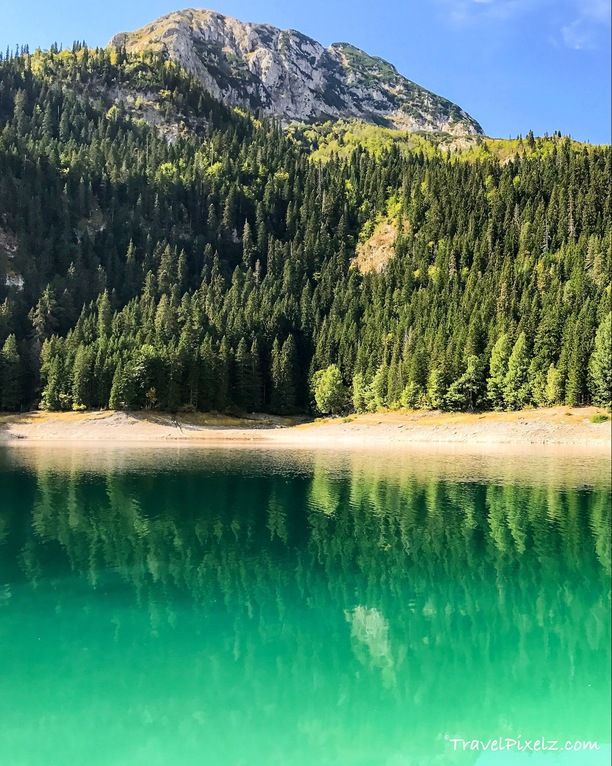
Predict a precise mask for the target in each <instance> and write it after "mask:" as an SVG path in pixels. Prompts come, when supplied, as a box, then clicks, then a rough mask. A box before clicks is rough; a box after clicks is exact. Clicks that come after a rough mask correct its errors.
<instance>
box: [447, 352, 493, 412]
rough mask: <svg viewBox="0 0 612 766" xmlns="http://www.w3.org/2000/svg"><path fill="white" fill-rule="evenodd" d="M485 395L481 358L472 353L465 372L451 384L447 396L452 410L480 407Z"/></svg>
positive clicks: (448, 404)
mask: <svg viewBox="0 0 612 766" xmlns="http://www.w3.org/2000/svg"><path fill="white" fill-rule="evenodd" d="M483 396H484V374H483V368H482V362H481V360H480V359H479V358H478V357H477V356H476V355H475V354H472V355H471V356H469V357H468V359H467V365H466V369H465V372H464V373H463V374H462V375H461V376H460V377H459V378H458V379H457V380H456V381H454V382H453V383H451V385H450V386H449V389H448V392H447V394H446V397H445V404H446V407H447V408H448V409H449V410H451V411H454V410H469V411H473V410H475V409H477V408H478V407H480V405H481V404H482V399H483Z"/></svg>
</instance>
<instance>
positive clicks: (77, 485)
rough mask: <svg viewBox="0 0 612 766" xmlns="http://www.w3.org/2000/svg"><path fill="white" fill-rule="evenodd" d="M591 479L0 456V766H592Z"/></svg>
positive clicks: (605, 500)
mask: <svg viewBox="0 0 612 766" xmlns="http://www.w3.org/2000/svg"><path fill="white" fill-rule="evenodd" d="M607 469H608V464H607V461H603V462H597V461H593V460H584V461H582V462H581V461H576V460H574V461H566V462H562V461H560V460H559V459H558V458H550V459H548V460H544V459H542V460H539V461H538V460H534V459H531V458H530V459H527V460H524V461H521V460H519V459H518V458H513V459H507V458H500V459H498V460H489V461H484V462H483V461H482V460H479V461H474V460H473V459H469V458H462V457H460V456H455V457H454V458H450V459H449V458H448V457H443V456H436V457H427V456H424V455H419V456H417V457H415V458H409V457H402V458H393V457H389V456H386V455H378V456H376V455H375V456H367V455H353V456H347V457H346V458H333V457H331V456H326V455H316V456H313V455H301V456H300V455H291V454H284V455H281V454H279V455H274V454H269V453H262V452H242V451H231V452H214V453H206V452H197V451H191V450H189V451H187V450H182V451H181V450H179V451H176V450H170V449H168V450H158V451H150V452H146V453H144V452H142V451H135V452H133V451H118V452H111V453H109V452H106V453H105V452H101V453H96V452H92V451H86V450H83V451H77V452H70V451H67V452H66V451H64V452H62V451H61V450H59V451H58V450H57V449H53V450H51V449H48V448H46V449H32V450H30V449H25V450H22V449H19V450H4V451H1V450H0V763H1V764H2V766H39V764H40V765H41V766H43V765H44V766H56V765H57V766H64V765H66V766H71V765H72V764H89V765H90V766H115V765H117V766H119V765H120V766H140V765H141V764H142V765H143V766H144V764H146V765H147V766H157V765H158V764H159V765H160V766H161V765H162V764H163V766H183V765H185V766H187V765H188V766H191V765H192V764H194V765H197V766H199V765H200V764H206V765H208V764H215V765H217V764H218V765H219V766H225V765H226V764H228V765H232V766H233V765H234V764H245V765H246V764H248V765H249V766H260V765H261V766H268V765H269V764H270V765H274V764H283V766H298V765H299V766H302V765H304V766H306V765H307V766H315V765H321V766H323V765H324V764H330V766H331V765H332V764H333V765H334V766H345V765H350V766H362V765H363V766H366V765H367V766H370V765H372V766H379V765H389V766H400V765H403V764H419V765H420V764H446V763H448V764H453V763H461V764H479V765H481V766H486V764H496V763H497V764H522V763H527V764H533V765H534V766H538V765H539V764H544V763H563V764H565V763H572V764H591V763H593V764H595V763H609V752H610V751H609V743H610V732H609V718H610V703H609V699H610V684H609V673H610V623H609V601H610V600H609V593H610V583H609V566H610V540H609V514H610V480H609V478H608V470H607ZM490 737H513V738H516V737H522V738H526V739H530V738H532V739H535V738H537V737H545V738H547V739H558V740H560V741H563V742H565V741H566V740H568V739H572V740H574V739H579V740H597V741H599V742H600V743H601V744H602V751H600V753H599V754H590V755H587V754H584V753H581V754H579V755H575V756H574V755H572V756H568V755H566V756H565V757H564V758H562V757H560V756H556V755H555V756H551V755H549V756H548V757H544V756H537V755H535V756H531V757H527V758H525V755H524V754H523V755H522V756H521V755H518V754H516V753H505V754H504V755H502V756H499V755H498V756H494V755H492V754H490V753H489V754H483V753H478V752H467V753H460V752H454V751H453V748H452V745H451V743H450V742H449V740H448V738H463V739H469V740H472V739H482V740H486V739H488V738H490ZM606 745H607V748H606Z"/></svg>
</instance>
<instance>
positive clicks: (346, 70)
mask: <svg viewBox="0 0 612 766" xmlns="http://www.w3.org/2000/svg"><path fill="white" fill-rule="evenodd" d="M111 45H114V46H117V47H125V48H126V49H127V50H128V51H142V50H145V49H156V50H159V49H164V50H166V51H167V53H168V55H169V57H170V58H172V59H173V60H175V61H177V62H179V63H180V64H181V65H182V66H184V67H185V68H186V69H187V70H188V71H190V72H191V73H192V74H194V75H196V76H197V77H198V78H199V79H200V80H201V82H202V83H203V85H204V86H205V88H206V89H207V90H208V91H209V92H210V93H211V94H212V95H213V96H216V97H217V98H219V99H222V100H223V101H225V102H226V103H229V104H232V105H235V106H242V107H245V108H248V109H251V110H253V111H256V112H260V113H262V114H264V115H267V116H274V117H277V118H279V119H280V120H282V121H283V122H284V123H289V122H320V121H324V120H328V119H347V118H348V119H350V118H356V119H360V120H365V121H367V122H372V123H376V124H382V125H388V126H389V127H396V128H400V129H402V130H425V131H443V132H446V133H451V134H453V135H466V134H475V133H481V132H482V130H481V128H480V125H479V124H478V123H477V122H476V121H475V120H474V119H473V118H472V117H470V115H468V114H467V113H466V112H465V111H463V109H461V108H460V107H458V106H456V105H455V104H453V103H452V102H450V101H448V100H447V99H444V98H442V97H441V96H437V95H435V94H434V93H431V92H430V91H428V90H426V89H425V88H421V87H420V86H419V85H416V84H415V83H413V82H411V81H410V80H407V79H406V78H405V77H403V76H402V75H400V74H399V73H398V71H397V70H396V69H395V67H393V66H392V65H391V64H389V63H387V62H386V61H383V60H382V59H379V58H374V57H371V56H369V55H368V54H366V53H364V52H363V51H361V50H359V49H358V48H355V47H353V46H351V45H348V44H346V43H334V44H333V45H331V46H330V47H329V48H325V47H323V46H322V45H321V44H320V43H318V42H316V41H315V40H312V39H311V38H309V37H306V36H305V35H302V34H300V33H299V32H296V31H294V30H288V31H283V30H280V29H277V28H276V27H272V26H269V25H267V24H250V23H243V22H241V21H238V20H237V19H233V18H230V17H228V16H223V15H221V14H219V13H215V12H213V11H205V10H194V9H189V10H185V11H177V12H176V13H171V14H169V15H168V16H164V17H162V18H160V19H158V20H157V21H154V22H152V23H151V24H148V25H146V26H145V27H143V28H142V29H139V30H137V31H135V32H128V33H121V34H118V35H116V36H115V37H114V38H113V39H112V41H111Z"/></svg>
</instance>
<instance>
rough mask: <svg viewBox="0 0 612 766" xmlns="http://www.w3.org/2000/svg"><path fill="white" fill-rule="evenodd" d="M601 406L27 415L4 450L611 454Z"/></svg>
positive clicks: (14, 422) (8, 429)
mask: <svg viewBox="0 0 612 766" xmlns="http://www.w3.org/2000/svg"><path fill="white" fill-rule="evenodd" d="M603 412H604V411H603V410H602V409H601V408H596V407H584V408H569V407H553V408H549V409H540V410H535V409H534V410H523V411H519V412H484V413H443V412H423V411H416V412H380V413H370V414H365V415H353V416H349V417H346V418H329V419H321V420H315V421H308V422H303V421H300V420H298V419H296V418H281V417H275V416H268V415H252V416H249V417H245V418H235V417H230V416H223V415H216V414H211V413H185V414H178V415H176V416H173V415H168V414H165V413H154V412H114V411H95V412H63V413H48V412H41V411H36V412H29V413H24V414H14V415H2V416H0V446H22V445H28V444H38V445H41V444H45V443H48V444H51V443H53V444H55V445H58V446H59V445H69V446H76V445H78V444H83V445H86V444H88V445H89V446H91V445H92V444H96V445H97V446H99V447H100V448H102V447H120V446H124V445H130V446H134V447H136V446H138V445H148V446H151V445H155V446H162V445H164V444H166V445H169V446H175V447H176V446H192V447H196V446H197V447H230V446H234V447H258V448H259V447H266V448H277V447H278V448H292V449H306V450H311V449H316V450H322V449H323V450H334V449H368V450H373V449H375V450H378V449H393V450H394V451H397V450H404V449H406V450H419V451H421V450H424V449H425V450H427V451H441V450H446V451H448V450H450V451H452V452H455V451H462V452H463V451H470V452H477V453H482V452H490V451H494V452H517V451H519V452H520V451H524V450H526V451H528V452H541V451H547V452H548V451H554V452H557V451H563V452H566V453H567V452H571V453H575V454H587V453H597V454H608V455H609V454H610V450H611V423H610V420H609V419H608V420H607V421H605V422H602V423H593V422H591V418H592V417H593V416H594V415H596V414H599V413H603Z"/></svg>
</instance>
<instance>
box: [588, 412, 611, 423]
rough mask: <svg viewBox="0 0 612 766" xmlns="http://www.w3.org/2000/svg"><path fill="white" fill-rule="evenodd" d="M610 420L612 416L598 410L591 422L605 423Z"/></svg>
mask: <svg viewBox="0 0 612 766" xmlns="http://www.w3.org/2000/svg"><path fill="white" fill-rule="evenodd" d="M608 420H610V416H609V415H606V413H605V412H596V413H595V414H594V415H592V416H591V423H605V422H606V421H608Z"/></svg>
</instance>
